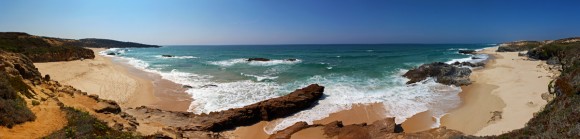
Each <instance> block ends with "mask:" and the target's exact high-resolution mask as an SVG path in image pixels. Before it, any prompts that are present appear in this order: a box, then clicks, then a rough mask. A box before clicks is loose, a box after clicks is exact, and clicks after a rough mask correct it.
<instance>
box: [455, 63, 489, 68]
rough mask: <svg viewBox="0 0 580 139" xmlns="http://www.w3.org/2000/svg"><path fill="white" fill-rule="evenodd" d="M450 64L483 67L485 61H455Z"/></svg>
mask: <svg viewBox="0 0 580 139" xmlns="http://www.w3.org/2000/svg"><path fill="white" fill-rule="evenodd" d="M451 65H455V66H468V67H483V66H485V63H482V62H477V63H471V62H455V63H453V64H451Z"/></svg>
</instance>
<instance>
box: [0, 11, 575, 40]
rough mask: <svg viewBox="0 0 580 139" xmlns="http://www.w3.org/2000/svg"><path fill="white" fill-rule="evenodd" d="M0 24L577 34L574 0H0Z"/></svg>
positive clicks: (57, 28) (221, 32)
mask: <svg viewBox="0 0 580 139" xmlns="http://www.w3.org/2000/svg"><path fill="white" fill-rule="evenodd" d="M0 31H2V32H3V31H18V32H28V33H30V34H33V35H41V36H52V37H61V38H74V39H79V38H109V39H115V40H122V41H134V42H141V43H150V44H161V45H168V44H289V43H292V44H295V43H298V44H310V43H488V42H503V41H512V40H522V39H533V40H542V39H557V38H562V37H570V36H580V2H577V0H576V1H574V0H570V1H564V0H546V1H531V0H522V1H516V0H453V1H443V0H376V1H375V0H94V1H89V0H1V1H0Z"/></svg>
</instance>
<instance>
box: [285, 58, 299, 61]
mask: <svg viewBox="0 0 580 139" xmlns="http://www.w3.org/2000/svg"><path fill="white" fill-rule="evenodd" d="M296 60H297V59H296V58H288V59H286V61H296Z"/></svg>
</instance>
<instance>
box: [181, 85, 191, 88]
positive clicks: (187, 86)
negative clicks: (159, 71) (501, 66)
mask: <svg viewBox="0 0 580 139" xmlns="http://www.w3.org/2000/svg"><path fill="white" fill-rule="evenodd" d="M181 87H182V88H193V86H190V85H183V86H181Z"/></svg>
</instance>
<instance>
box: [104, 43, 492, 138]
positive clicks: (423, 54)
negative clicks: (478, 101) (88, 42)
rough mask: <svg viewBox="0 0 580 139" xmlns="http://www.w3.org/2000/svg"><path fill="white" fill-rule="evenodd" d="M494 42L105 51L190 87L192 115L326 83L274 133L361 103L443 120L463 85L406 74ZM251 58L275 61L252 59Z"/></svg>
mask: <svg viewBox="0 0 580 139" xmlns="http://www.w3.org/2000/svg"><path fill="white" fill-rule="evenodd" d="M494 45H495V44H342V45H330V44H328V45H183V46H164V47H161V48H112V49H108V50H106V51H103V52H101V53H100V54H101V55H106V54H107V53H109V52H115V53H119V54H118V55H116V56H109V57H114V58H113V60H116V61H120V62H127V63H128V64H130V65H132V66H135V67H137V68H138V69H141V70H144V71H147V72H153V73H158V74H160V75H161V76H162V78H164V79H167V80H170V81H173V82H175V83H178V84H182V85H188V86H191V87H192V88H190V89H188V90H187V91H186V92H187V93H189V94H191V95H192V97H193V98H194V101H193V102H192V104H191V106H190V109H189V111H191V112H194V113H209V112H212V111H220V110H226V109H229V108H237V107H243V106H245V105H249V104H252V103H255V102H258V101H262V100H266V99H269V98H273V97H277V96H282V95H285V94H288V93H290V92H292V91H294V90H295V89H299V88H303V87H306V86H308V85H309V84H319V85H322V86H325V91H324V93H325V96H324V98H323V99H321V100H320V101H319V104H317V105H316V106H314V107H313V108H311V109H308V110H305V111H301V112H299V113H297V114H295V115H293V116H290V117H287V118H284V119H282V120H277V121H276V123H275V125H273V126H269V127H268V128H267V129H265V131H266V132H268V133H273V132H274V131H277V130H281V129H284V128H286V127H288V126H291V125H292V124H294V123H295V122H298V121H306V122H308V123H309V124H312V121H315V120H319V119H323V118H325V117H328V116H329V114H331V113H335V112H338V111H341V110H346V109H350V108H351V106H352V104H357V103H363V104H365V103H382V104H383V105H384V106H385V109H387V111H386V113H385V115H387V116H389V117H396V119H395V121H396V122H397V123H402V122H403V121H405V120H406V119H407V118H410V117H411V116H413V115H415V114H417V113H420V112H423V111H427V110H430V111H431V113H433V117H435V118H437V119H438V118H440V117H441V116H443V115H444V114H445V113H446V112H448V111H449V110H451V109H453V108H456V107H457V106H458V105H459V104H460V103H461V100H460V98H459V96H458V93H459V92H461V88H460V87H456V86H447V85H442V84H438V83H436V82H435V81H433V79H427V80H426V81H424V82H421V83H416V84H412V85H407V84H405V82H407V81H408V79H406V78H404V77H402V76H401V75H402V74H404V73H405V72H406V71H408V70H409V69H412V68H413V67H417V66H420V65H421V64H424V63H431V62H448V63H451V62H454V61H460V62H462V61H474V59H472V58H471V57H472V56H471V55H464V54H459V53H458V50H463V49H472V50H478V49H482V48H486V47H492V46H494ZM162 55H172V56H173V57H163V56H162ZM476 57H480V58H483V59H486V58H487V56H486V55H476ZM247 58H268V59H271V61H266V62H260V61H252V62H248V61H246V59H247ZM288 59H293V60H288ZM294 59H295V60H294ZM483 59H475V60H483ZM433 126H438V125H433Z"/></svg>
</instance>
